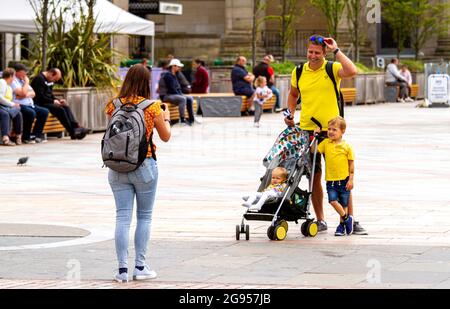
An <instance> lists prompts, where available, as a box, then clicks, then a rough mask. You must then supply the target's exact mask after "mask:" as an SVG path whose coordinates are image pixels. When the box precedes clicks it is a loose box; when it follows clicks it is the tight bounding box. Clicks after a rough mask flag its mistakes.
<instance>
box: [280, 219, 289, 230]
mask: <svg viewBox="0 0 450 309" xmlns="http://www.w3.org/2000/svg"><path fill="white" fill-rule="evenodd" d="M278 225H281V226H282V227H284V229H285V230H286V233H287V231H288V230H289V225H288V223H287V222H286V221H285V220H281V221H280V223H279V224H278Z"/></svg>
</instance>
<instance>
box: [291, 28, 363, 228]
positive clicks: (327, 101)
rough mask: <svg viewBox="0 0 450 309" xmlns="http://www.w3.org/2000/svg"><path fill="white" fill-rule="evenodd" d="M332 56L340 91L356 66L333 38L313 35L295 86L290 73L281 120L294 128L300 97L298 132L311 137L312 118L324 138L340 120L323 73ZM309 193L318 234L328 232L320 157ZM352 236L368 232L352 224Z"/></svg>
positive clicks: (327, 81)
mask: <svg viewBox="0 0 450 309" xmlns="http://www.w3.org/2000/svg"><path fill="white" fill-rule="evenodd" d="M327 50H328V51H331V52H333V54H334V55H335V57H336V60H337V62H334V63H333V70H332V71H333V75H334V78H335V80H336V84H337V87H338V88H339V87H340V83H341V80H342V79H350V78H352V77H353V76H355V75H356V74H357V70H356V66H355V65H354V64H353V62H352V61H351V60H350V59H349V58H348V57H347V56H346V55H345V54H344V53H343V52H342V51H341V50H340V49H339V48H338V46H337V43H336V41H335V40H334V39H332V38H325V37H323V36H320V35H313V36H311V37H310V38H309V41H308V51H307V58H308V62H307V63H305V64H304V65H303V69H302V74H301V77H300V79H299V81H298V83H297V76H296V69H294V70H293V71H292V78H291V89H290V92H289V96H288V108H289V111H290V114H291V115H292V118H291V117H286V118H285V119H284V121H285V123H286V124H287V125H288V126H294V125H295V123H294V113H295V109H296V107H297V98H298V97H299V94H301V113H300V128H301V129H303V130H307V131H309V132H310V135H312V134H313V130H314V129H315V128H316V125H315V124H314V123H313V122H312V121H311V117H314V118H315V119H317V120H318V121H319V122H320V123H321V124H322V126H323V130H324V131H322V133H321V135H322V137H326V131H327V129H328V128H327V124H328V121H329V120H330V119H332V118H334V117H336V116H339V108H338V106H337V98H336V93H335V90H334V85H333V82H332V81H331V80H330V78H329V77H328V74H327V72H326V70H325V66H326V63H327V60H325V56H326V53H327ZM315 173H316V174H315V175H314V184H313V193H312V203H313V206H314V212H315V213H316V217H317V223H318V227H319V232H323V231H326V230H327V225H326V222H325V217H324V212H323V189H322V184H321V176H322V171H321V159H320V154H318V155H317V158H316V166H315ZM349 212H350V214H353V205H352V199H351V196H350V202H349ZM354 232H355V234H367V232H366V231H365V230H364V229H363V228H362V227H361V226H360V225H359V224H358V223H357V222H355V227H354Z"/></svg>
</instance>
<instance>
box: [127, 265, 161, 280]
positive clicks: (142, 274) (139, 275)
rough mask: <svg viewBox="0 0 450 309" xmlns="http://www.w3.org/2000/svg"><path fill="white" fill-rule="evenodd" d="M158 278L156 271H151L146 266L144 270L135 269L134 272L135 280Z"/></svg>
mask: <svg viewBox="0 0 450 309" xmlns="http://www.w3.org/2000/svg"><path fill="white" fill-rule="evenodd" d="M157 276H158V275H157V273H156V271H154V270H151V269H150V267H148V265H145V266H144V269H143V270H139V269H137V268H136V267H135V268H134V271H133V280H148V279H155V278H156V277H157Z"/></svg>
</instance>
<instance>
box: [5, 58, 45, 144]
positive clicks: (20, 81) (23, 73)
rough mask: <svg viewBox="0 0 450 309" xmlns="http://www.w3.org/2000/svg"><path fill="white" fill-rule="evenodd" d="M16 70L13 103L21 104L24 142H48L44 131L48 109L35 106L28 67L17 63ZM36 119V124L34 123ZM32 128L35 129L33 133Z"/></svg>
mask: <svg viewBox="0 0 450 309" xmlns="http://www.w3.org/2000/svg"><path fill="white" fill-rule="evenodd" d="M14 69H15V70H16V75H15V77H14V80H13V82H12V83H11V88H12V90H13V102H17V103H19V104H20V111H21V113H22V117H23V133H22V139H23V142H24V143H25V144H34V143H42V142H46V140H45V138H44V134H43V131H44V125H45V122H46V121H47V117H48V109H46V108H44V107H40V106H37V105H35V104H34V102H33V98H34V96H35V92H34V90H33V88H32V87H31V86H30V80H29V79H28V76H27V71H28V69H27V67H26V66H25V65H23V64H21V63H16V64H15V65H14ZM35 119H36V122H35V123H34V120H35ZM33 123H34V126H33ZM31 128H33V132H31ZM31 135H34V139H32V138H31Z"/></svg>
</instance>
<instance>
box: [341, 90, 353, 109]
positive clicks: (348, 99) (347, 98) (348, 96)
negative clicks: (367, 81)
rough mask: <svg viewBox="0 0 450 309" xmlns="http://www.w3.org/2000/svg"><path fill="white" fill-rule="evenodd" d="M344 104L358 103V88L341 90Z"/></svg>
mask: <svg viewBox="0 0 450 309" xmlns="http://www.w3.org/2000/svg"><path fill="white" fill-rule="evenodd" d="M341 92H342V96H343V97H344V103H345V104H349V105H353V104H355V102H356V88H341Z"/></svg>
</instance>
